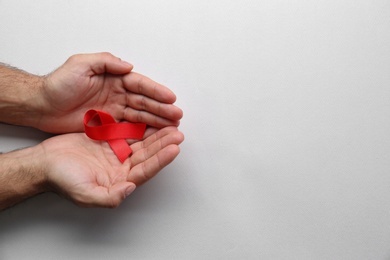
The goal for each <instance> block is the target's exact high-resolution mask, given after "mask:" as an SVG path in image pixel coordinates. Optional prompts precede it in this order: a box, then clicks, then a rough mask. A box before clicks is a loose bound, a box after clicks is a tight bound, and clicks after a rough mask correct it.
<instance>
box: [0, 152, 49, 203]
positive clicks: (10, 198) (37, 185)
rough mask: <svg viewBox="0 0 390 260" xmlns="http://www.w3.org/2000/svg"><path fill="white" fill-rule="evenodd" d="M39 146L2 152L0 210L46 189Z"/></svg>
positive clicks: (0, 159)
mask: <svg viewBox="0 0 390 260" xmlns="http://www.w3.org/2000/svg"><path fill="white" fill-rule="evenodd" d="M41 154H42V151H40V147H39V146H35V147H31V148H25V149H22V150H17V151H13V152H9V153H4V154H0V183H1V185H0V210H2V209H5V208H8V207H11V206H13V205H15V204H16V203H18V202H20V201H22V200H24V199H26V198H29V197H32V196H34V195H37V194H39V193H42V192H44V191H45V175H44V174H43V169H42V168H41V167H42V164H40V163H39V161H40V158H42V156H41Z"/></svg>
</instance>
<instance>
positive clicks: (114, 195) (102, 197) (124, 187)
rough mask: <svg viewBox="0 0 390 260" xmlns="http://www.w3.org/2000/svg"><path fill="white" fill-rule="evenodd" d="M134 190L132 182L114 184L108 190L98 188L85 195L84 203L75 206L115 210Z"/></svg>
mask: <svg viewBox="0 0 390 260" xmlns="http://www.w3.org/2000/svg"><path fill="white" fill-rule="evenodd" d="M135 188H136V185H135V184H134V183H132V182H121V183H116V184H114V185H113V186H111V187H109V188H107V187H102V186H98V187H96V188H95V189H92V190H90V192H89V194H86V196H85V197H84V199H85V201H84V202H81V203H77V204H79V205H81V206H86V207H103V208H116V207H118V206H119V205H120V204H121V203H122V201H123V200H124V199H125V198H126V197H127V196H129V195H130V194H131V193H132V192H133V191H134V190H135Z"/></svg>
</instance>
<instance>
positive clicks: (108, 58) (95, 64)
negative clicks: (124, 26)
mask: <svg viewBox="0 0 390 260" xmlns="http://www.w3.org/2000/svg"><path fill="white" fill-rule="evenodd" d="M68 63H71V64H75V65H79V64H85V65H87V66H89V67H90V68H91V70H92V72H93V73H94V74H102V73H112V74H126V73H129V72H130V71H131V70H132V69H133V65H131V64H129V63H127V62H125V61H122V60H121V59H120V58H118V57H116V56H114V55H112V54H111V53H108V52H101V53H93V54H76V55H73V56H71V57H70V58H69V59H68Z"/></svg>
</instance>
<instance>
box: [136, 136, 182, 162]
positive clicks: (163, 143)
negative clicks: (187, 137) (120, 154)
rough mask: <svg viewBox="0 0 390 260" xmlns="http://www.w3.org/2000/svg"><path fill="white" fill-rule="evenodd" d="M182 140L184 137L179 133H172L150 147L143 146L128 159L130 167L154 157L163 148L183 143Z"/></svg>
mask: <svg viewBox="0 0 390 260" xmlns="http://www.w3.org/2000/svg"><path fill="white" fill-rule="evenodd" d="M183 140H184V135H183V134H182V133H181V132H179V131H174V132H171V133H169V134H167V135H164V136H163V137H161V138H159V139H157V140H156V141H155V142H153V143H151V144H150V145H148V146H145V147H144V148H142V149H138V150H137V151H136V152H134V154H133V155H132V156H131V157H130V162H131V165H137V164H140V163H142V162H144V161H146V160H148V159H149V158H151V157H153V156H154V155H156V154H157V153H158V152H159V151H161V150H162V149H164V148H165V147H167V146H169V145H172V144H174V145H179V144H180V143H181V142H183Z"/></svg>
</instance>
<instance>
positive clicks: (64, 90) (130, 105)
mask: <svg viewBox="0 0 390 260" xmlns="http://www.w3.org/2000/svg"><path fill="white" fill-rule="evenodd" d="M132 69H133V66H132V65H130V64H129V63H127V62H123V61H121V59H119V58H117V57H115V56H113V55H111V54H109V53H96V54H79V55H74V56H72V57H70V58H69V59H68V60H67V61H66V62H65V63H64V64H63V65H62V66H61V67H60V68H58V69H57V70H56V71H54V72H53V73H51V74H49V75H48V76H46V77H45V79H44V84H43V88H42V96H43V100H42V101H41V103H42V107H43V108H42V112H41V115H42V117H41V119H40V120H39V121H38V122H37V124H38V126H37V128H39V129H41V130H43V131H46V132H51V133H69V132H80V131H82V130H83V124H82V122H83V116H84V113H85V112H86V111H87V110H88V109H98V110H103V111H105V112H107V113H109V114H111V115H112V116H113V117H114V118H115V119H116V120H117V121H123V120H126V121H131V122H142V123H146V124H147V125H149V126H153V127H156V128H163V127H165V126H178V125H179V120H180V119H181V117H182V115H183V113H182V111H181V110H180V109H179V108H178V107H176V106H174V105H173V103H174V102H175V101H176V96H175V94H174V93H173V92H172V91H170V90H169V89H168V88H166V87H164V86H163V85H161V84H158V83H157V82H154V81H153V80H151V79H149V78H147V77H145V76H143V75H140V74H137V73H135V72H131V70H132Z"/></svg>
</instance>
